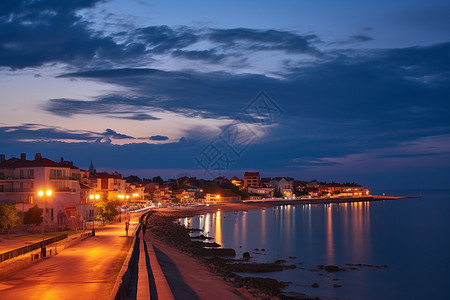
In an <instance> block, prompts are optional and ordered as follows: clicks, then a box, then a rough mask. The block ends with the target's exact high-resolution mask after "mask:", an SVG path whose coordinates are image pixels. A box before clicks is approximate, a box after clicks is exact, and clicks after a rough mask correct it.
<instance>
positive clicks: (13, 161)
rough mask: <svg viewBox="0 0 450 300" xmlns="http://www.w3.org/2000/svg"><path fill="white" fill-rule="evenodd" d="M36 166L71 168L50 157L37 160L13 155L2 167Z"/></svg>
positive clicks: (0, 166)
mask: <svg viewBox="0 0 450 300" xmlns="http://www.w3.org/2000/svg"><path fill="white" fill-rule="evenodd" d="M36 167H54V168H70V167H69V166H67V165H61V164H59V163H57V162H54V161H53V160H50V159H48V158H41V159H37V160H36V159H35V160H22V159H20V158H16V157H12V158H10V159H8V160H6V161H4V162H2V163H0V168H6V169H14V168H36Z"/></svg>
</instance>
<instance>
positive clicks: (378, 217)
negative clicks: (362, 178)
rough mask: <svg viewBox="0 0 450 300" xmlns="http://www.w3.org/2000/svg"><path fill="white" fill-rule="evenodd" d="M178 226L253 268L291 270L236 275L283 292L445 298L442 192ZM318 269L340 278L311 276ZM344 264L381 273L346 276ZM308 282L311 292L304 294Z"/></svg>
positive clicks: (447, 257) (449, 250)
mask: <svg viewBox="0 0 450 300" xmlns="http://www.w3.org/2000/svg"><path fill="white" fill-rule="evenodd" d="M387 194H395V195H418V194H419V193H418V192H415V191H396V192H394V193H387ZM181 221H182V223H183V224H185V225H187V226H190V227H194V228H205V234H207V235H208V236H211V237H214V238H215V240H216V241H217V242H218V243H219V244H222V245H223V247H226V248H234V249H236V252H237V253H238V254H237V257H242V253H243V252H245V251H248V252H250V253H251V256H252V257H253V258H252V260H253V261H258V262H273V261H274V260H277V259H284V260H286V261H287V263H288V264H296V265H297V268H296V269H292V270H284V271H281V272H272V273H260V274H256V275H255V274H241V275H244V276H245V275H248V276H261V277H272V278H275V279H278V280H283V281H291V282H292V284H291V285H290V286H289V287H288V288H286V291H293V292H302V293H306V294H308V295H311V296H322V297H330V298H334V297H336V298H340V299H450V283H449V281H450V191H448V190H447V191H425V192H423V197H422V198H420V199H402V200H394V201H383V202H372V203H369V202H359V203H352V204H350V203H348V204H331V205H322V204H314V205H296V206H293V205H286V206H279V207H271V208H266V209H264V210H250V211H248V212H231V213H223V212H217V213H211V214H206V215H202V216H196V217H193V218H186V219H182V220H181ZM255 249H257V250H255ZM262 249H264V251H262ZM319 264H323V265H328V264H333V265H338V266H340V267H344V268H346V269H347V271H344V272H337V273H327V272H325V271H319V272H314V271H311V270H312V269H316V268H317V265H319ZM346 264H369V265H387V266H388V267H387V268H381V269H377V268H374V267H367V266H366V267H359V268H358V269H357V270H350V269H349V267H348V266H346ZM314 282H317V283H318V284H319V287H318V288H312V287H311V284H312V283H314ZM333 284H339V285H342V287H337V288H335V287H333Z"/></svg>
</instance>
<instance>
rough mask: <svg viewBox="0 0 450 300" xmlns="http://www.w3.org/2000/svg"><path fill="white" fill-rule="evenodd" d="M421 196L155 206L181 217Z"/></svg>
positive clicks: (246, 201)
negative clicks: (275, 207)
mask: <svg viewBox="0 0 450 300" xmlns="http://www.w3.org/2000/svg"><path fill="white" fill-rule="evenodd" d="M416 198H421V196H380V195H372V196H368V197H358V198H344V197H343V198H306V199H305V198H300V199H290V200H272V199H270V200H244V201H242V202H228V203H216V204H209V205H206V204H203V205H196V206H175V207H164V208H154V209H153V210H154V211H156V212H165V213H170V214H173V215H174V216H177V217H179V218H181V217H190V216H195V215H201V214H205V213H214V212H217V211H218V210H220V211H222V212H233V211H245V210H255V209H263V208H266V207H274V206H282V205H297V204H301V205H310V204H335V203H355V202H378V201H387V200H400V199H416Z"/></svg>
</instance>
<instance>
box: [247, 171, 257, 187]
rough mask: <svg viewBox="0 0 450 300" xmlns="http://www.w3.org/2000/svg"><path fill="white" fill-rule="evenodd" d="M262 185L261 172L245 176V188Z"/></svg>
mask: <svg viewBox="0 0 450 300" xmlns="http://www.w3.org/2000/svg"><path fill="white" fill-rule="evenodd" d="M260 185H261V183H260V181H259V172H245V174H244V187H245V188H247V187H249V186H250V187H259V186H260Z"/></svg>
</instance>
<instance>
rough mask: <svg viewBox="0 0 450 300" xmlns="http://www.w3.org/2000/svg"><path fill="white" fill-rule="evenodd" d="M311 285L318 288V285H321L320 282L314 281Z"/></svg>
mask: <svg viewBox="0 0 450 300" xmlns="http://www.w3.org/2000/svg"><path fill="white" fill-rule="evenodd" d="M311 287H313V288H318V287H319V284H318V283H317V282H314V283H313V284H311Z"/></svg>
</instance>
